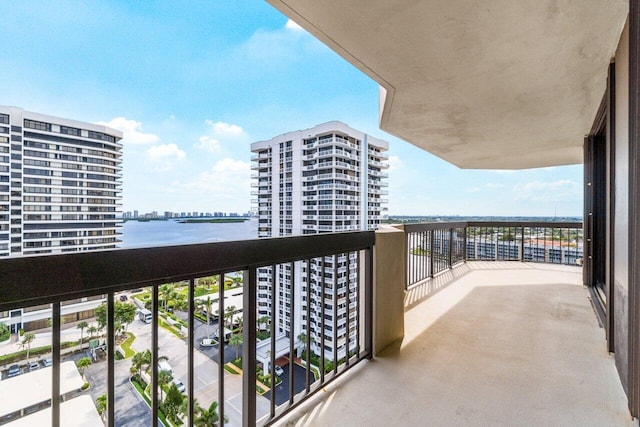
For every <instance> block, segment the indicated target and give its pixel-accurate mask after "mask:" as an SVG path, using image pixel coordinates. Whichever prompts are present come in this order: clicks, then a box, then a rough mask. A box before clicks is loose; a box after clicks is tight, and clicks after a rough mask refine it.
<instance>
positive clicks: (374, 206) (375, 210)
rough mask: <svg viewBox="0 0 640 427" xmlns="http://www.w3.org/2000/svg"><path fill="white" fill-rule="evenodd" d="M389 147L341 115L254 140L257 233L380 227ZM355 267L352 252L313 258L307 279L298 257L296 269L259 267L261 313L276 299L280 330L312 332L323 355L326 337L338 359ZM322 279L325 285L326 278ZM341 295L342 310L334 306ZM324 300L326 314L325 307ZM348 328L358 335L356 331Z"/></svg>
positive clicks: (313, 343)
mask: <svg viewBox="0 0 640 427" xmlns="http://www.w3.org/2000/svg"><path fill="white" fill-rule="evenodd" d="M387 149H388V143H387V142H386V141H383V140H380V139H377V138H374V137H371V136H369V135H367V134H365V133H363V132H360V131H358V130H356V129H353V128H351V127H349V126H347V125H345V124H344V123H341V122H338V121H332V122H328V123H324V124H321V125H318V126H315V127H313V128H311V129H306V130H300V131H294V132H289V133H286V134H283V135H279V136H276V137H275V138H272V139H270V140H268V141H260V142H255V143H253V144H251V151H252V152H253V153H255V155H254V156H253V157H252V160H253V162H254V163H253V165H252V169H253V170H254V171H256V172H257V173H255V174H254V175H253V178H254V179H255V182H254V183H253V184H252V185H253V187H254V191H253V192H252V195H253V196H257V198H255V199H254V200H253V202H254V205H255V210H256V211H257V215H258V222H259V225H258V234H259V237H279V236H289V235H301V234H315V233H327V232H341V231H356V230H370V229H374V228H376V226H377V225H378V224H379V223H380V220H381V219H382V217H383V215H384V212H385V211H386V208H384V207H383V205H384V204H385V203H386V202H387V200H386V199H385V198H383V197H384V196H385V195H386V194H387V190H386V189H385V187H387V183H386V181H385V178H387V174H386V173H385V172H384V170H385V169H386V168H387V167H388V166H387V163H386V159H387V155H386V154H385V151H387ZM334 262H335V263H336V265H334ZM347 265H348V266H349V272H348V273H347ZM357 268H358V266H357V260H356V257H355V254H352V255H351V259H350V260H349V261H348V262H347V257H346V256H345V255H343V256H338V257H335V258H334V257H326V258H325V259H324V260H315V261H313V263H312V264H311V272H310V274H309V276H310V278H311V279H310V283H309V284H308V285H309V286H307V283H306V279H307V275H308V273H307V271H306V266H305V265H304V263H295V265H294V268H293V271H292V269H291V267H290V266H288V265H287V266H278V267H277V268H276V270H277V271H276V272H274V273H273V275H272V273H271V269H270V268H263V269H260V271H259V274H258V280H259V283H258V317H261V316H268V315H269V314H270V313H271V306H272V304H276V310H275V312H276V331H277V334H280V335H283V334H284V335H287V336H289V335H290V334H293V336H294V337H296V338H297V337H298V336H299V335H300V334H301V333H303V334H305V336H306V337H310V338H311V348H312V350H313V352H314V353H315V354H318V355H319V354H321V344H320V343H321V342H323V341H324V348H325V351H324V353H325V357H326V358H328V359H333V358H334V350H336V345H334V344H333V339H334V338H337V341H336V342H337V355H338V358H341V357H344V355H345V349H346V345H345V337H346V325H347V321H346V319H347V316H349V319H351V322H355V321H356V320H355V315H354V316H352V314H353V313H351V312H352V311H355V310H356V306H357V304H355V303H353V304H350V307H349V310H346V304H345V303H344V296H345V295H349V292H351V294H350V297H349V298H350V299H351V300H353V298H354V297H355V288H356V287H357V284H356V283H355V280H356V277H357V273H356V270H357ZM322 270H324V273H325V274H324V275H323V274H321V271H322ZM292 274H293V277H294V279H293V282H294V283H293V287H294V292H293V296H294V298H293V301H291V294H292V293H291V289H292V283H291V282H292V279H291V278H292ZM272 277H275V286H276V301H272V300H271V299H272V298H271V286H272ZM323 278H324V286H322V285H321V284H322V282H323ZM347 284H348V286H349V292H347ZM321 289H325V290H326V292H321ZM307 297H308V298H307ZM338 297H340V298H338ZM323 298H324V301H322V299H323ZM307 301H308V302H309V304H310V309H309V310H310V312H311V316H310V317H311V319H310V320H311V321H310V323H311V328H310V331H307V330H306V315H305V314H304V313H305V312H306V311H307V305H306V304H307ZM336 302H337V304H338V305H339V308H340V311H338V310H334V309H335V308H336V307H334V303H336ZM322 307H324V310H325V313H326V314H325V315H324V316H323V315H321V314H320V311H321V310H322ZM292 309H293V319H294V322H293V323H294V326H293V331H291V323H290V319H291V317H292V316H291V313H292ZM332 313H338V316H337V317H338V319H337V321H336V323H337V325H338V328H337V331H333V330H332V325H333V324H334V319H333V318H332V315H333V314H332ZM323 318H324V319H325V320H324V321H323V320H321V319H323ZM323 324H324V326H323ZM350 327H352V328H353V329H355V327H353V326H352V325H351V326H350ZM353 329H351V330H350V332H353ZM323 330H324V335H325V336H324V339H323V337H322V335H323ZM350 335H351V340H354V339H355V334H354V333H351V334H350ZM349 348H350V349H355V348H356V346H355V343H353V342H351V343H350V346H349Z"/></svg>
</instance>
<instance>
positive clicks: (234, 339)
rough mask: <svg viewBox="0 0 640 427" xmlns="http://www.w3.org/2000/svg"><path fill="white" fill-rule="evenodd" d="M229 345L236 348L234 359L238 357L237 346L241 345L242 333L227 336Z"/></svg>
mask: <svg viewBox="0 0 640 427" xmlns="http://www.w3.org/2000/svg"><path fill="white" fill-rule="evenodd" d="M229 345H230V346H231V347H233V348H235V349H236V359H237V358H238V347H240V346H241V345H242V335H240V334H233V335H231V337H230V338H229Z"/></svg>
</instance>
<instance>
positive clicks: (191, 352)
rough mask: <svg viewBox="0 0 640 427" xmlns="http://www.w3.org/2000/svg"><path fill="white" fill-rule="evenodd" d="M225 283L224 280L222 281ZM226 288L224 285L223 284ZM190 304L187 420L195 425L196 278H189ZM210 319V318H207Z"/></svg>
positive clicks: (222, 415)
mask: <svg viewBox="0 0 640 427" xmlns="http://www.w3.org/2000/svg"><path fill="white" fill-rule="evenodd" d="M222 283H224V282H222ZM222 287H223V288H224V285H223V286H222ZM188 300H189V301H188V304H189V315H188V325H189V332H188V333H189V336H188V337H187V344H188V347H187V353H188V360H187V399H189V400H188V401H187V420H188V422H189V424H191V425H193V401H194V397H195V395H194V390H195V387H194V386H193V378H194V375H193V370H194V363H193V358H194V348H193V346H194V333H195V325H194V321H195V319H194V313H195V310H196V307H195V280H194V279H193V278H191V279H189V290H188ZM207 320H208V319H207ZM222 406H224V405H222V404H220V411H222ZM223 417H224V414H222V413H221V415H220V418H221V419H223Z"/></svg>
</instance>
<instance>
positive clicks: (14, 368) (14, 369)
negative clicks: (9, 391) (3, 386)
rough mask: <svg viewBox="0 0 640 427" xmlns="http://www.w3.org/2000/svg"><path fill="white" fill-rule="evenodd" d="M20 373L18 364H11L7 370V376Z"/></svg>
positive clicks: (14, 375)
mask: <svg viewBox="0 0 640 427" xmlns="http://www.w3.org/2000/svg"><path fill="white" fill-rule="evenodd" d="M20 373H21V372H20V367H19V366H18V365H11V366H9V371H8V372H7V378H12V377H17V376H18V375H20Z"/></svg>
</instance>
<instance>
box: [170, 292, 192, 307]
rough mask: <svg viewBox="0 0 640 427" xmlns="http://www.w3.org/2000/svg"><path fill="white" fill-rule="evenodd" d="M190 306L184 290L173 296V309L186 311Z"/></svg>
mask: <svg viewBox="0 0 640 427" xmlns="http://www.w3.org/2000/svg"><path fill="white" fill-rule="evenodd" d="M188 308H189V302H188V301H187V296H186V295H185V294H183V293H182V292H176V293H175V295H174V296H173V309H174V310H180V311H186V310H187V309H188Z"/></svg>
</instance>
